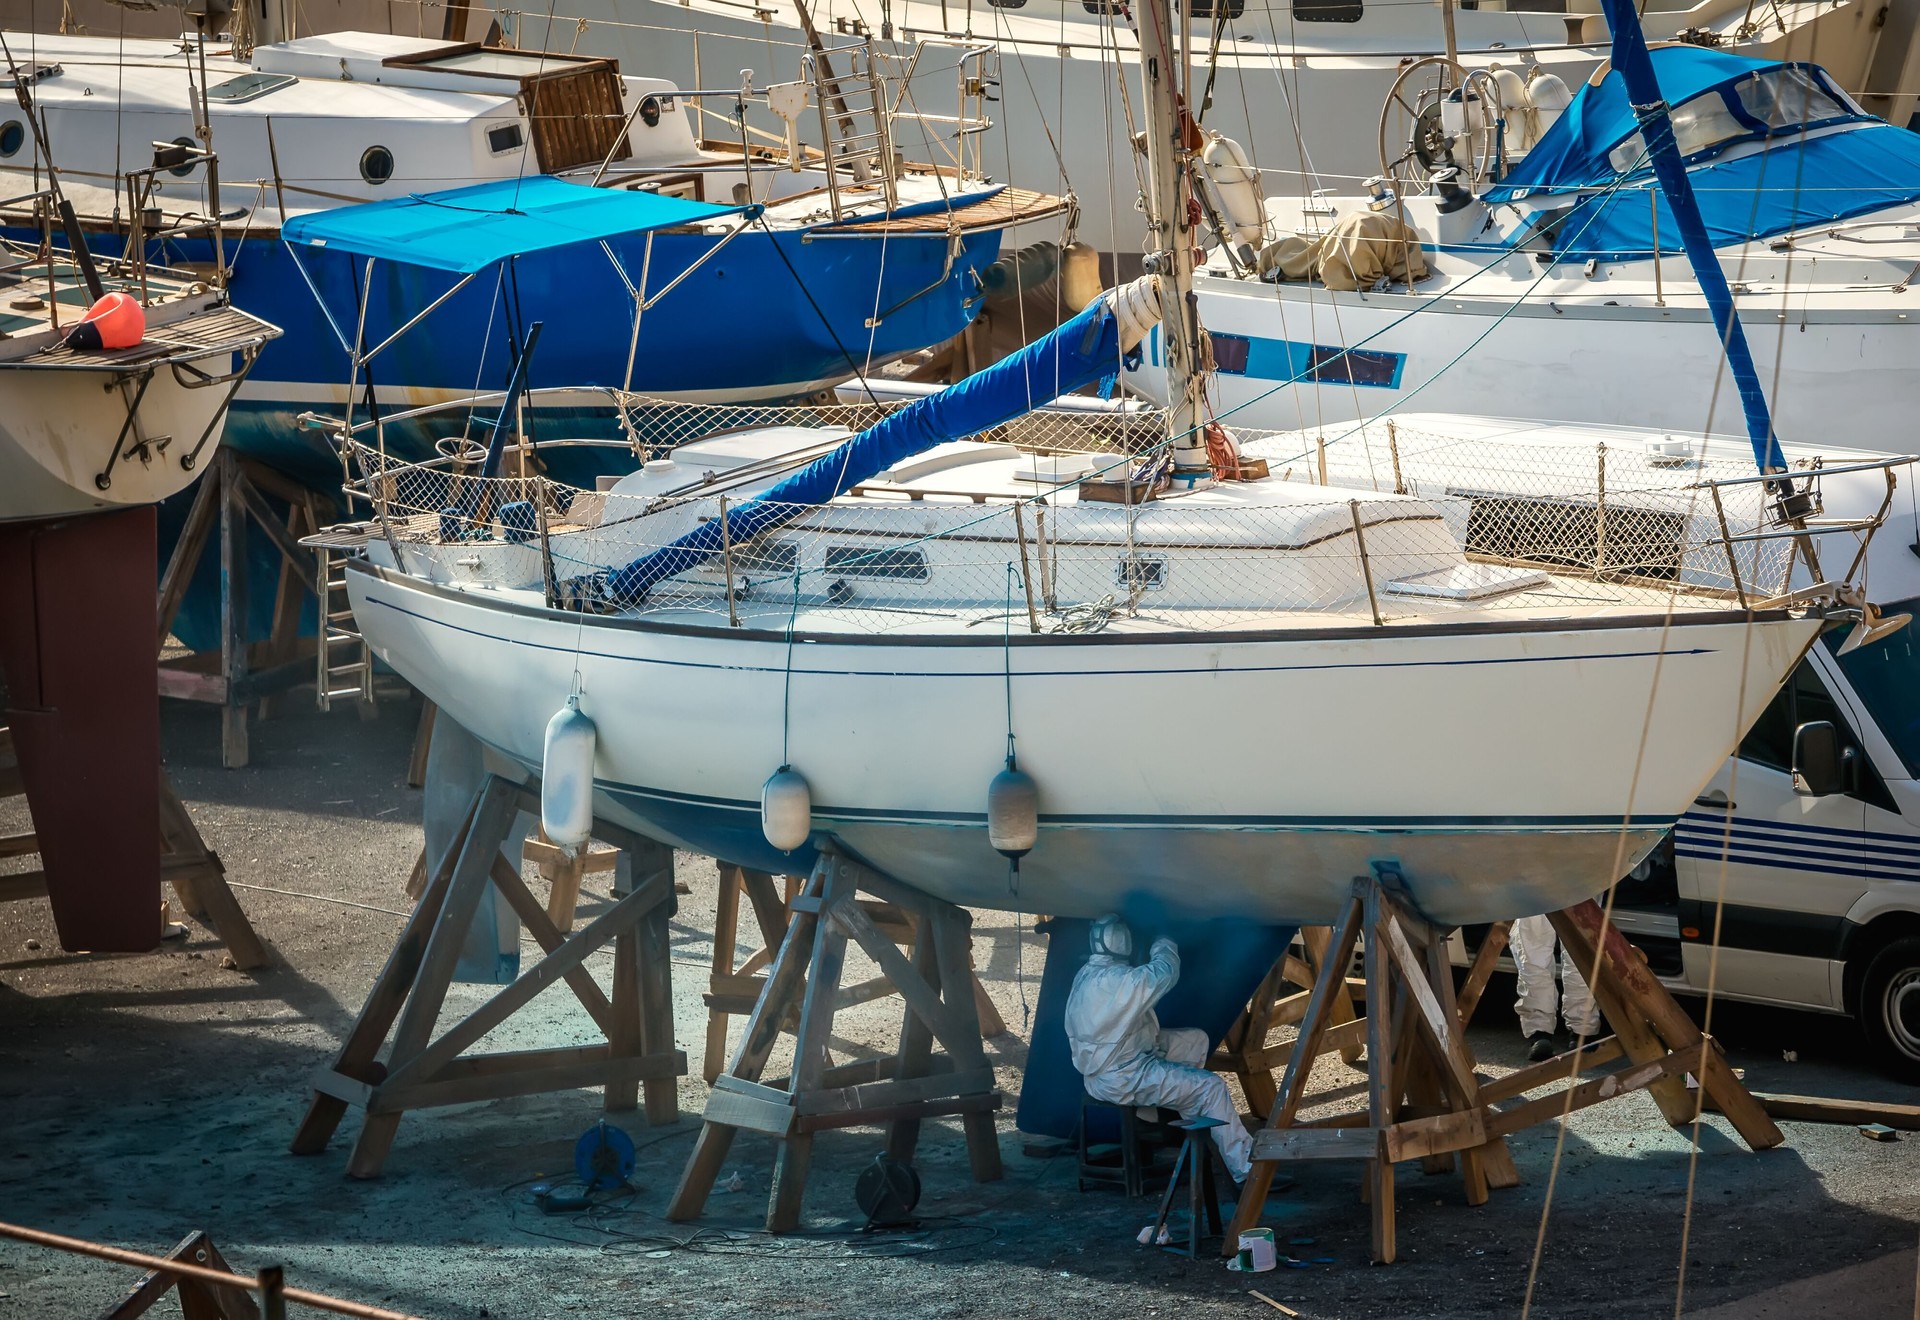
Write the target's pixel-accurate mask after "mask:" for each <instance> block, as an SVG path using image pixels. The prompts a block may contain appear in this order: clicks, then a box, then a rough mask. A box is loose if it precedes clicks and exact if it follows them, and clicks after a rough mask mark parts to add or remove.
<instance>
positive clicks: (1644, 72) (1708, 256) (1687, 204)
mask: <svg viewBox="0 0 1920 1320" xmlns="http://www.w3.org/2000/svg"><path fill="white" fill-rule="evenodd" d="M1601 8H1602V9H1603V10H1604V11H1605V12H1606V16H1607V27H1608V28H1609V29H1611V30H1612V32H1613V67H1614V71H1615V72H1617V73H1618V74H1619V75H1620V81H1621V82H1622V83H1624V84H1625V85H1626V89H1627V100H1628V103H1629V104H1631V105H1632V106H1633V115H1634V118H1635V119H1637V120H1639V121H1640V135H1641V138H1642V140H1643V141H1645V142H1646V144H1647V154H1648V155H1650V156H1651V157H1652V158H1653V176H1654V178H1655V179H1656V180H1658V181H1659V184H1660V191H1661V192H1662V193H1664V194H1666V198H1667V207H1668V209H1670V210H1671V211H1672V212H1673V219H1674V223H1675V224H1676V225H1677V226H1678V227H1679V230H1680V241H1681V243H1682V245H1683V246H1684V247H1685V248H1686V251H1687V264H1688V265H1689V266H1691V267H1692V268H1693V277H1694V278H1695V279H1696V280H1699V281H1700V292H1701V293H1702V294H1704V295H1705V296H1706V300H1707V309H1708V310H1709V311H1711V312H1712V313H1713V325H1714V329H1716V330H1718V331H1719V332H1720V346H1721V349H1722V350H1723V351H1724V352H1725V353H1726V355H1727V365H1728V366H1729V367H1730V368H1732V371H1733V383H1734V386H1735V387H1736V388H1737V389H1738V391H1739V393H1740V409H1741V411H1742V412H1743V413H1744V414H1745V416H1746V422H1747V439H1748V440H1749V441H1750V442H1751V443H1752V445H1753V461H1754V462H1755V463H1756V464H1758V465H1759V468H1760V470H1761V471H1762V472H1784V471H1786V469H1787V460H1786V458H1785V456H1783V455H1782V454H1781V452H1780V442H1779V440H1778V439H1776V438H1775V436H1774V434H1773V419H1772V417H1771V416H1770V415H1769V413H1768V410H1767V394H1766V391H1765V390H1764V389H1762V388H1761V386H1760V373H1759V371H1758V370H1757V369H1755V367H1754V365H1753V351H1752V350H1751V349H1750V348H1748V346H1747V333H1746V331H1745V330H1744V329H1743V328H1742V327H1741V325H1740V318H1739V317H1738V316H1737V315H1735V313H1734V309H1733V290H1732V289H1730V288H1728V287H1727V273H1726V271H1724V270H1722V269H1721V267H1720V254H1719V253H1717V252H1715V251H1714V250H1713V240H1712V239H1711V238H1709V237H1708V236H1707V224H1706V220H1705V219H1704V218H1703V217H1702V216H1701V214H1700V203H1699V200H1698V199H1697V198H1695V197H1694V195H1693V184H1692V183H1691V182H1690V181H1689V180H1688V178H1687V166H1686V162H1684V161H1682V160H1681V159H1680V149H1679V147H1678V146H1676V145H1675V143H1674V140H1673V120H1672V117H1671V116H1670V115H1669V114H1668V106H1667V102H1666V98H1665V97H1663V96H1662V95H1661V94H1660V81H1659V79H1658V78H1656V77H1655V76H1654V72H1653V57H1652V56H1651V55H1650V54H1649V53H1648V52H1647V35H1646V33H1645V32H1643V31H1641V28H1640V16H1639V15H1638V14H1637V13H1636V12H1635V11H1634V7H1633V0H1601ZM1655 247H1656V249H1657V247H1658V239H1657V238H1656V240H1655ZM1653 260H1654V268H1655V269H1656V270H1658V269H1659V265H1660V253H1659V252H1658V251H1657V250H1656V251H1655V252H1654V254H1653Z"/></svg>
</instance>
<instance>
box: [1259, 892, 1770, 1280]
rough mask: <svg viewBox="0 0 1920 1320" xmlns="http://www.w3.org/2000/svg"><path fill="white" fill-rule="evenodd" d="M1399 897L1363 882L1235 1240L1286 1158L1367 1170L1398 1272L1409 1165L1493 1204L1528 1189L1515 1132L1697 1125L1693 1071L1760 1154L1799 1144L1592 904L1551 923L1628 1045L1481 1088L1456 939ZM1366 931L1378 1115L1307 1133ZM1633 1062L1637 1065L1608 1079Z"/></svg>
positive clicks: (1340, 933) (1479, 985)
mask: <svg viewBox="0 0 1920 1320" xmlns="http://www.w3.org/2000/svg"><path fill="white" fill-rule="evenodd" d="M1401 893H1402V889H1401V886H1400V882H1399V876H1398V874H1397V873H1395V872H1392V871H1383V872H1382V873H1381V874H1380V875H1378V876H1376V877H1370V878H1363V879H1358V880H1355V881H1354V886H1353V893H1352V896H1351V897H1350V898H1349V899H1348V902H1347V906H1346V909H1345V911H1344V912H1343V913H1342V915H1341V919H1340V921H1339V923H1338V924H1337V925H1336V926H1335V927H1334V929H1333V938H1332V940H1331V941H1330V948H1329V955H1328V959H1327V960H1326V961H1325V962H1323V963H1322V965H1321V970H1320V974H1319V976H1318V978H1317V979H1316V980H1315V982H1314V987H1313V991H1312V993H1311V996H1310V998H1309V1002H1308V1004H1307V1008H1306V1012H1305V1015H1304V1016H1303V1018H1302V1019H1301V1023H1300V1043H1299V1045H1298V1046H1297V1047H1296V1049H1295V1050H1294V1051H1293V1054H1292V1057H1291V1058H1289V1059H1288V1061H1287V1070H1286V1074H1285V1076H1284V1077H1283V1078H1282V1080H1281V1083H1280V1087H1279V1093H1278V1096H1277V1097H1276V1100H1275V1104H1274V1107H1273V1110H1272V1112H1271V1113H1269V1115H1268V1116H1267V1123H1266V1126H1265V1127H1264V1128H1262V1129H1261V1131H1260V1132H1258V1133H1256V1134H1255V1136H1254V1146H1253V1160H1254V1163H1253V1171H1252V1173H1251V1174H1249V1175H1248V1177H1247V1182H1246V1185H1245V1189H1244V1191H1243V1192H1242V1195H1241V1198H1240V1205H1239V1207H1238V1209H1237V1210H1236V1212H1235V1214H1234V1220H1233V1223H1232V1224H1230V1225H1229V1226H1228V1229H1227V1235H1226V1240H1227V1241H1228V1242H1229V1243H1237V1242H1238V1240H1239V1235H1240V1234H1241V1233H1242V1232H1244V1231H1246V1230H1247V1229H1250V1228H1252V1227H1253V1226H1254V1224H1255V1223H1256V1222H1257V1220H1258V1219H1259V1215H1260V1208H1261V1205H1262V1203H1263V1202H1265V1200H1266V1196H1267V1191H1268V1189H1269V1187H1270V1186H1271V1184H1272V1180H1273V1175H1274V1171H1275V1168H1276V1166H1277V1164H1278V1162H1279V1161H1281V1160H1326V1159H1358V1160H1364V1161H1366V1163H1367V1175H1366V1182H1365V1187H1366V1191H1367V1198H1368V1202H1369V1204H1370V1206H1371V1208H1372V1215H1373V1259H1374V1261H1375V1262H1376V1263H1379V1264H1388V1263H1390V1262H1391V1261H1392V1260H1393V1259H1394V1256H1395V1252H1396V1246H1395V1232H1394V1204H1393V1194H1394V1165H1395V1163H1397V1162H1399V1161H1402V1160H1410V1159H1421V1160H1423V1161H1424V1162H1425V1164H1426V1167H1427V1169H1428V1171H1429V1172H1437V1171H1441V1170H1443V1169H1444V1168H1445V1167H1446V1165H1448V1164H1450V1163H1452V1161H1453V1159H1454V1158H1455V1157H1457V1158H1458V1160H1459V1164H1460V1169H1461V1173H1462V1176H1463V1177H1464V1179H1465V1182H1466V1193H1467V1202H1468V1204H1470V1205H1479V1204H1481V1203H1483V1202H1484V1201H1485V1200H1486V1199H1487V1189H1488V1188H1489V1187H1490V1186H1493V1187H1501V1186H1511V1185H1514V1184H1515V1183H1517V1182H1518V1181H1519V1174H1518V1171H1517V1170H1516V1169H1515V1168H1514V1166H1513V1159H1512V1156H1511V1155H1510V1154H1509V1153H1508V1151H1507V1147H1506V1137H1507V1136H1508V1135H1510V1134H1511V1133H1514V1132H1518V1131H1520V1130H1521V1129H1523V1128H1527V1127H1531V1126H1532V1125H1534V1124H1535V1123H1542V1122H1549V1121H1552V1120H1554V1119H1557V1118H1559V1117H1560V1116H1561V1115H1562V1114H1564V1113H1567V1112H1571V1111H1573V1110H1579V1109H1584V1108H1586V1107H1587V1106H1589V1105H1593V1104H1598V1103H1599V1102H1601V1101H1603V1100H1610V1099H1614V1098H1615V1097H1618V1096H1622V1095H1629V1094H1631V1093H1633V1092H1634V1091H1638V1090H1647V1091H1650V1092H1651V1094H1652V1095H1653V1098H1654V1100H1655V1102H1656V1103H1657V1104H1658V1105H1659V1106H1660V1110H1661V1113H1662V1114H1663V1115H1664V1116H1665V1118H1666V1119H1667V1121H1668V1122H1669V1123H1673V1124H1675V1125H1676V1126H1678V1125H1681V1124H1684V1123H1687V1122H1691V1121H1692V1119H1693V1118H1694V1116H1695V1113H1696V1110H1697V1105H1698V1103H1699V1102H1698V1101H1697V1100H1696V1099H1694V1098H1693V1097H1691V1096H1689V1094H1688V1092H1687V1090H1686V1074H1687V1073H1689V1072H1692V1073H1693V1074H1694V1075H1695V1076H1696V1077H1698V1078H1699V1079H1700V1084H1701V1087H1702V1090H1703V1092H1704V1093H1705V1097H1706V1098H1707V1099H1709V1100H1711V1101H1712V1102H1713V1103H1715V1104H1717V1105H1718V1106H1719V1107H1720V1108H1721V1109H1722V1110H1723V1111H1724V1112H1725V1113H1726V1115H1727V1117H1728V1119H1729V1120H1730V1121H1731V1122H1732V1123H1733V1125H1734V1128H1735V1130H1737V1131H1738V1132H1739V1134H1740V1136H1741V1137H1742V1139H1744V1140H1745V1141H1746V1143H1747V1144H1748V1145H1749V1146H1750V1147H1752V1148H1753V1149H1755V1150H1760V1149H1764V1148H1766V1147H1769V1146H1775V1145H1778V1144H1780V1142H1781V1141H1783V1140H1785V1138H1784V1137H1783V1136H1782V1135H1781V1133H1780V1129H1779V1128H1778V1127H1776V1126H1775V1125H1774V1123H1773V1120H1772V1119H1770V1118H1768V1117H1767V1115H1766V1112H1765V1111H1764V1110H1763V1109H1762V1108H1761V1107H1760V1105H1759V1102H1758V1101H1756V1100H1755V1099H1754V1098H1753V1096H1752V1095H1751V1094H1750V1093H1749V1092H1748V1091H1747V1089H1746V1088H1745V1086H1743V1085H1742V1084H1741V1083H1740V1081H1739V1080H1738V1079H1737V1078H1736V1077H1735V1076H1734V1074H1733V1070H1732V1069H1731V1068H1730V1067H1728V1066H1727V1062H1726V1058H1725V1056H1724V1055H1722V1054H1721V1053H1720V1047H1719V1045H1718V1044H1717V1043H1715V1042H1714V1041H1713V1040H1712V1039H1711V1038H1709V1037H1707V1036H1704V1035H1703V1034H1702V1033H1701V1032H1700V1029H1699V1028H1698V1027H1696V1026H1695V1025H1694V1024H1693V1021H1692V1019H1690V1018H1688V1017H1687V1015H1686V1013H1685V1012H1683V1011H1682V1010H1681V1008H1680V1006H1679V1005H1678V1004H1676V1003H1674V1001H1673V998H1672V996H1671V995H1669V994H1668V993H1667V991H1666V988H1665V987H1664V986H1662V985H1661V984H1660V983H1659V981H1657V980H1656V979H1654V977H1653V975H1652V973H1651V972H1649V971H1648V970H1647V968H1646V965H1645V964H1644V963H1643V962H1642V961H1641V959H1640V958H1639V957H1638V956H1637V955H1636V954H1635V953H1634V951H1633V949H1632V948H1631V947H1630V946H1629V945H1628V944H1627V942H1626V940H1625V939H1623V938H1622V937H1621V935H1620V933H1619V932H1618V931H1617V930H1615V929H1614V928H1613V927H1612V925H1611V924H1609V923H1608V922H1607V921H1606V919H1605V916H1604V915H1603V914H1602V912H1601V910H1600V908H1599V905H1597V904H1595V903H1593V902H1591V901H1589V902H1586V903H1582V904H1579V905H1578V906H1576V907H1572V908H1568V909H1566V910H1565V911H1562V912H1556V913H1553V914H1552V920H1553V924H1554V929H1555V930H1557V931H1558V932H1559V933H1560V938H1561V940H1562V941H1563V942H1564V943H1565V944H1566V947H1567V951H1568V953H1569V954H1571V955H1572V956H1573V957H1574V958H1575V959H1576V960H1577V963H1576V965H1577V966H1579V967H1580V968H1581V969H1582V970H1583V972H1587V971H1593V970H1597V973H1598V974H1597V975H1589V976H1588V980H1589V982H1590V983H1591V984H1592V986H1593V990H1594V997H1595V999H1596V1000H1597V1001H1598V1003H1599V1005H1600V1010H1601V1012H1602V1014H1604V1015H1605V1017H1606V1019H1607V1022H1608V1024H1609V1025H1610V1026H1611V1027H1612V1028H1613V1030H1614V1034H1613V1035H1612V1036H1609V1037H1606V1038H1605V1039H1603V1040H1600V1041H1596V1042H1594V1043H1592V1044H1590V1045H1589V1046H1588V1047H1587V1049H1586V1050H1585V1051H1573V1052H1569V1053H1568V1054H1565V1055H1562V1056H1560V1057H1559V1058H1556V1059H1550V1060H1548V1061H1546V1062H1544V1063H1540V1064H1536V1065H1534V1066H1532V1067H1530V1068H1523V1069H1521V1070H1519V1071H1518V1072H1515V1073H1513V1074H1510V1075H1509V1076H1507V1077H1504V1078H1501V1079H1499V1080H1498V1081H1494V1082H1485V1083H1483V1082H1482V1081H1481V1080H1480V1079H1479V1078H1478V1077H1477V1076H1476V1075H1475V1073H1474V1060H1473V1056H1472V1053H1471V1051H1470V1050H1469V1049H1468V1048H1467V1044H1466V1035H1465V1024H1466V1018H1467V1014H1468V1013H1470V1012H1471V1009H1472V1006H1471V1005H1466V1006H1464V1011H1463V1005H1461V1004H1460V1003H1458V1002H1457V1001H1456V998H1455V993H1454V982H1453V968H1452V965H1451V963H1450V961H1449V959H1448V956H1447V947H1446V935H1447V932H1445V931H1444V930H1441V929H1440V928H1438V927H1435V926H1432V925H1430V924H1428V923H1427V922H1426V921H1425V920H1423V919H1422V918H1421V917H1419V916H1418V915H1417V914H1416V913H1415V912H1414V911H1413V909H1412V907H1411V906H1410V905H1409V904H1408V903H1407V902H1406V900H1405V899H1404V898H1402V897H1401ZM1363 933H1364V935H1365V955H1364V963H1365V967H1366V986H1367V995H1366V998H1367V1016H1366V1019H1365V1021H1366V1034H1367V1059H1366V1067H1367V1075H1368V1087H1367V1106H1366V1108H1365V1109H1364V1110H1360V1111H1355V1112H1349V1113H1341V1114H1336V1115H1333V1116H1331V1117H1327V1118H1317V1119H1313V1120H1309V1121H1301V1120H1299V1118H1298V1113H1299V1110H1300V1107H1301V1104H1302V1101H1303V1099H1304V1094H1305V1087H1306V1079H1307V1075H1308V1074H1309V1073H1310V1072H1311V1071H1312V1067H1313V1061H1314V1060H1315V1059H1316V1058H1317V1057H1318V1056H1319V1054H1320V1053H1321V1052H1322V1047H1321V1042H1322V1041H1323V1039H1324V1036H1325V1034H1326V1032H1327V1031H1328V1029H1329V1025H1330V1023H1331V1019H1332V1012H1331V1005H1332V1000H1333V998H1334V993H1335V990H1334V987H1335V985H1336V983H1337V982H1340V981H1342V980H1343V979H1344V971H1345V968H1346V966H1347V962H1348V960H1349V958H1350V957H1351V956H1352V953H1353V950H1354V947H1355V943H1356V941H1358V940H1359V939H1360V937H1361V936H1362V934H1363ZM1504 936H1505V931H1504V929H1499V930H1497V933H1496V934H1494V935H1492V936H1490V938H1489V940H1488V941H1487V942H1485V943H1484V944H1483V945H1482V947H1481V950H1480V955H1479V957H1477V958H1476V960H1475V965H1474V968H1473V969H1472V971H1470V972H1469V974H1468V989H1469V990H1470V991H1471V992H1472V994H1473V997H1474V999H1475V1000H1476V1001H1477V1000H1478V998H1479V993H1480V991H1481V990H1482V989H1484V987H1485V985H1486V976H1487V974H1489V973H1490V972H1491V969H1492V964H1493V961H1494V959H1495V958H1497V957H1498V955H1499V949H1500V947H1501V945H1502V944H1504ZM1623 1056H1624V1057H1625V1059H1626V1061H1627V1063H1626V1066H1624V1067H1618V1068H1614V1067H1609V1065H1612V1064H1614V1063H1616V1062H1618V1061H1620V1060H1621V1059H1622V1057H1623ZM1561 1083H1564V1086H1559V1089H1555V1090H1551V1091H1549V1092H1548V1093H1547V1094H1545V1095H1541V1096H1539V1097H1537V1098H1534V1099H1528V1100H1523V1101H1522V1102H1521V1103H1519V1104H1515V1105H1513V1106H1511V1107H1509V1108H1506V1109H1501V1108H1499V1107H1498V1105H1499V1102H1501V1101H1503V1100H1513V1099H1518V1098H1519V1097H1521V1096H1524V1095H1526V1094H1527V1093H1528V1092H1531V1091H1537V1090H1541V1089H1543V1088H1547V1087H1554V1086H1557V1085H1559V1084H1561Z"/></svg>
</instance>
